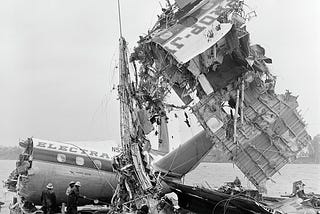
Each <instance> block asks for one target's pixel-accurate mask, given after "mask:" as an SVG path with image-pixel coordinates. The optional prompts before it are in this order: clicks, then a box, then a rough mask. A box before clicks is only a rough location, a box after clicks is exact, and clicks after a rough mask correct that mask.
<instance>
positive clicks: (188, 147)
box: [153, 131, 213, 178]
mask: <svg viewBox="0 0 320 214" xmlns="http://www.w3.org/2000/svg"><path fill="white" fill-rule="evenodd" d="M212 146H213V144H212V142H211V140H210V138H209V137H207V136H206V133H205V132H204V131H202V132H200V133H199V134H197V135H196V136H194V137H193V138H191V139H190V140H188V141H187V142H185V143H183V144H181V145H180V146H179V147H178V148H177V149H175V150H173V151H172V152H170V153H169V154H167V155H166V156H164V157H163V158H162V159H160V160H159V161H157V162H155V163H154V164H153V167H154V168H155V169H156V171H161V172H162V173H164V174H165V175H166V177H173V178H181V177H182V176H184V175H185V174H187V173H188V172H190V171H191V170H192V169H194V168H195V167H197V166H198V164H199V163H200V162H201V160H202V158H203V157H204V156H205V155H206V154H207V153H208V152H209V151H210V149H211V148H212Z"/></svg>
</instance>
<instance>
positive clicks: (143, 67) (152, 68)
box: [130, 0, 311, 191]
mask: <svg viewBox="0 0 320 214" xmlns="http://www.w3.org/2000/svg"><path fill="white" fill-rule="evenodd" d="M186 8H188V10H187V11H186V9H184V10H181V9H179V8H178V9H177V8H175V7H174V6H172V5H170V7H168V8H167V9H165V10H163V11H164V13H163V14H162V15H160V16H159V21H158V23H157V24H156V25H155V27H154V28H153V30H152V31H151V32H148V35H147V36H145V37H140V41H138V44H139V45H138V46H137V47H136V48H135V49H134V50H135V51H134V53H132V55H131V57H130V61H131V62H133V63H134V65H135V68H136V71H137V76H138V77H139V83H137V84H138V90H137V93H136V94H135V96H136V97H137V100H140V102H141V103H143V105H144V107H145V109H147V110H148V113H149V114H150V115H151V118H153V117H159V115H162V116H163V115H165V114H166V113H167V112H169V111H171V110H173V109H186V108H188V109H190V110H191V111H192V112H193V114H194V115H195V116H196V118H197V120H198V122H199V123H200V124H201V126H202V127H203V128H204V130H205V131H206V133H207V135H208V136H210V139H211V141H212V143H213V144H217V145H220V146H221V147H222V148H223V149H224V151H225V154H226V155H227V156H228V157H229V159H230V160H232V161H233V162H234V163H235V164H236V165H237V166H238V167H239V169H240V170H241V171H242V172H243V173H244V174H245V175H246V176H247V177H248V179H249V180H250V181H251V182H252V183H253V184H254V185H255V186H256V187H257V188H259V190H261V191H263V190H264V189H263V186H264V184H265V182H266V181H267V180H269V179H270V178H271V177H272V176H273V175H274V174H275V173H276V172H277V171H279V169H280V168H281V167H283V166H284V165H285V164H287V163H289V162H290V161H292V160H294V159H295V158H296V156H297V154H298V153H299V151H301V149H302V148H304V147H305V146H306V145H307V144H308V143H309V141H310V139H311V138H310V136H309V135H308V133H307V132H306V130H305V127H306V124H305V122H304V121H303V120H302V118H301V116H300V115H299V113H298V112H297V107H298V103H297V97H295V96H293V95H292V94H291V93H290V92H289V91H287V92H285V93H284V94H276V93H275V90H274V88H275V84H276V77H275V76H274V75H272V74H271V73H270V71H269V69H268V66H267V64H270V63H272V60H271V59H270V58H268V57H266V56H265V50H264V48H263V47H261V46H260V45H257V44H250V33H249V32H248V31H247V30H246V23H247V21H248V20H249V19H250V18H252V16H253V15H255V13H254V12H253V11H248V10H247V9H246V6H245V5H244V4H243V1H238V0H220V1H195V2H193V3H192V4H190V5H188V6H186ZM136 64H138V65H139V66H136ZM171 91H175V92H176V94H177V95H178V96H179V97H180V99H181V100H182V101H183V103H184V105H183V106H177V105H174V104H172V103H170V104H169V103H166V96H167V95H168V94H169V93H171Z"/></svg>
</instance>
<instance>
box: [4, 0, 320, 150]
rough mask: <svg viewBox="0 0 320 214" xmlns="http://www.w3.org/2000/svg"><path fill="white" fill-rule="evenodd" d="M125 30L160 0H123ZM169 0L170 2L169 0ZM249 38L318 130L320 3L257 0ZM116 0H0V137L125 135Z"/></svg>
mask: <svg viewBox="0 0 320 214" xmlns="http://www.w3.org/2000/svg"><path fill="white" fill-rule="evenodd" d="M122 2H123V3H122V19H123V34H124V36H125V37H126V39H127V41H128V42H129V47H130V48H133V47H134V45H135V42H136V41H137V39H138V36H139V35H141V34H143V33H144V32H146V31H147V29H149V28H150V27H151V26H152V24H153V22H154V20H155V17H156V15H157V14H159V13H160V6H159V1H158V0H126V1H124V0H123V1H122ZM163 4H164V3H163ZM248 4H249V6H250V7H252V8H253V9H255V10H256V12H257V14H258V17H257V18H255V19H253V20H252V21H251V22H250V23H249V28H248V29H249V31H250V32H251V40H252V43H259V44H261V45H263V46H264V47H265V48H266V55H267V56H269V57H271V58H272V59H273V65H272V73H273V74H275V75H276V76H277V77H278V83H277V92H279V93H280V92H284V91H285V89H289V90H291V91H292V92H293V94H295V95H299V99H298V101H299V103H300V109H301V111H302V114H303V115H304V117H305V120H306V121H307V123H308V124H309V126H308V131H309V133H310V134H311V135H312V136H314V135H315V134H317V133H320V95H319V93H320V81H319V80H320V72H319V70H320V66H319V64H320V63H319V61H320V60H319V59H320V54H319V50H320V39H319V38H320V30H319V20H320V17H319V16H320V3H319V1H318V0H306V1H301V0H300V1H297V0H281V1H280V0H278V1H277V0H268V1H266V0H255V1H254V0H250V1H249V2H248ZM118 37H119V34H118V17H117V6H116V0H94V1H92V0H29V1H25V0H15V1H13V0H1V1H0V145H7V146H8V145H12V146H13V145H17V143H18V140H19V138H27V137H31V136H34V137H37V138H43V139H48V140H57V141H79V140H104V139H113V140H118V139H119V122H118V121H119V119H118V117H119V110H118V107H117V102H116V100H115V99H116V91H115V90H113V91H112V88H113V84H116V82H115V80H116V79H117V78H116V77H117V73H116V69H115V66H116V60H117V58H118V55H117V54H118V52H117V47H118Z"/></svg>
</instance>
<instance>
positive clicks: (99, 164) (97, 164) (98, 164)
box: [93, 160, 102, 169]
mask: <svg viewBox="0 0 320 214" xmlns="http://www.w3.org/2000/svg"><path fill="white" fill-rule="evenodd" d="M93 162H94V163H95V165H96V166H97V167H98V169H101V166H102V163H101V161H99V160H93Z"/></svg>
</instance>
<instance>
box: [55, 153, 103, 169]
mask: <svg viewBox="0 0 320 214" xmlns="http://www.w3.org/2000/svg"><path fill="white" fill-rule="evenodd" d="M57 161H58V162H60V163H64V162H66V161H67V156H66V155H65V154H58V155H57ZM93 162H94V164H95V165H96V166H97V167H98V168H99V169H101V167H102V163H101V161H99V160H93ZM76 164H77V165H79V166H83V165H84V158H83V157H76Z"/></svg>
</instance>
